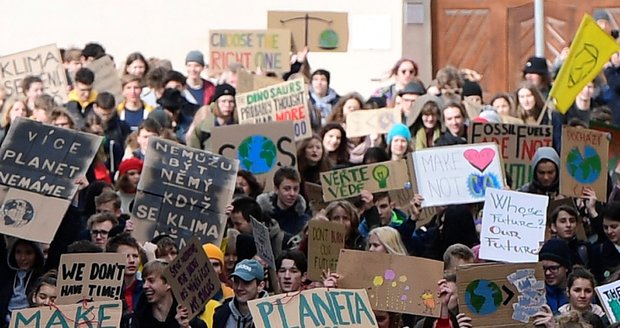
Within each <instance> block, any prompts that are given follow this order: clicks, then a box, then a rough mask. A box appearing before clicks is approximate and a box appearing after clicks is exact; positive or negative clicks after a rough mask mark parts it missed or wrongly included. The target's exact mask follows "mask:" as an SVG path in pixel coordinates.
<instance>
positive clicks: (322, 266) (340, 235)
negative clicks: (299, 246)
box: [308, 220, 346, 281]
mask: <svg viewBox="0 0 620 328" xmlns="http://www.w3.org/2000/svg"><path fill="white" fill-rule="evenodd" d="M345 235H346V228H345V226H344V225H342V224H340V223H337V222H328V221H322V220H311V221H310V226H309V230H308V264H309V267H308V278H309V279H310V280H313V281H321V279H322V278H321V277H322V273H323V271H327V270H331V272H336V266H337V265H338V256H340V250H341V249H343V248H344V237H345Z"/></svg>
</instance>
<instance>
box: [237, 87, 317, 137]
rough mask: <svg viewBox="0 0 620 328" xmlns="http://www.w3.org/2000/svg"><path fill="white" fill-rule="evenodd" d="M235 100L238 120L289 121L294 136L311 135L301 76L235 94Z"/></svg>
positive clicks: (254, 122)
mask: <svg viewBox="0 0 620 328" xmlns="http://www.w3.org/2000/svg"><path fill="white" fill-rule="evenodd" d="M235 100H236V102H237V109H236V111H237V117H238V118H239V124H260V123H267V122H280V121H293V122H294V123H295V125H294V132H295V140H302V139H306V138H310V137H311V136H312V127H311V126H310V114H309V111H308V89H307V87H306V83H305V82H304V80H303V79H295V80H292V81H287V82H282V83H279V84H276V85H272V86H269V87H266V88H262V89H258V90H255V91H251V92H246V93H242V94H237V96H236V97H235Z"/></svg>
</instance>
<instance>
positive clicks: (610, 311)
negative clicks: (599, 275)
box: [594, 280, 620, 323]
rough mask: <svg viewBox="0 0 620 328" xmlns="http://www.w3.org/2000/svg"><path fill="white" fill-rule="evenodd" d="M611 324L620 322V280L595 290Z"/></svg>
mask: <svg viewBox="0 0 620 328" xmlns="http://www.w3.org/2000/svg"><path fill="white" fill-rule="evenodd" d="M594 290H596V295H598V299H599V301H600V302H601V305H602V306H603V309H604V310H605V313H606V314H607V318H608V319H609V322H610V323H615V322H620V280H616V281H614V282H612V283H609V284H607V285H603V286H598V287H596V288H594Z"/></svg>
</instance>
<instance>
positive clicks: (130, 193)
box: [116, 158, 144, 213]
mask: <svg viewBox="0 0 620 328" xmlns="http://www.w3.org/2000/svg"><path fill="white" fill-rule="evenodd" d="M143 165H144V162H143V161H142V160H140V159H137V158H130V159H126V160H124V161H123V162H122V163H121V165H119V167H118V173H119V177H118V180H116V189H117V192H118V195H119V196H120V197H121V211H122V212H123V213H130V212H131V211H130V210H129V204H130V203H131V202H132V201H133V199H134V197H135V196H136V192H137V191H138V182H140V174H142V166H143Z"/></svg>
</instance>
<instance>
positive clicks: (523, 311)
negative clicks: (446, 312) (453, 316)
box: [456, 263, 546, 328]
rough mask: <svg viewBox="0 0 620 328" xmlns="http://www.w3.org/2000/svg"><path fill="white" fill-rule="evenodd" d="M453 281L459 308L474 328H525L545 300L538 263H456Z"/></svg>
mask: <svg viewBox="0 0 620 328" xmlns="http://www.w3.org/2000/svg"><path fill="white" fill-rule="evenodd" d="M456 281H457V285H458V289H459V290H458V295H459V311H461V312H463V313H465V314H466V315H467V316H469V317H470V318H472V322H471V323H472V326H473V327H476V328H478V327H483V328H491V327H493V328H495V327H500V326H501V327H502V328H503V327H510V328H512V327H514V328H516V327H526V324H527V323H528V322H530V320H531V318H532V316H534V314H535V313H536V312H538V311H540V307H541V306H542V305H543V304H545V302H546V299H545V279H544V274H543V269H542V265H541V264H540V263H520V264H504V263H484V264H473V265H466V266H459V267H458V268H457V269H456ZM498 323H501V325H498ZM528 327H529V326H528Z"/></svg>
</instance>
